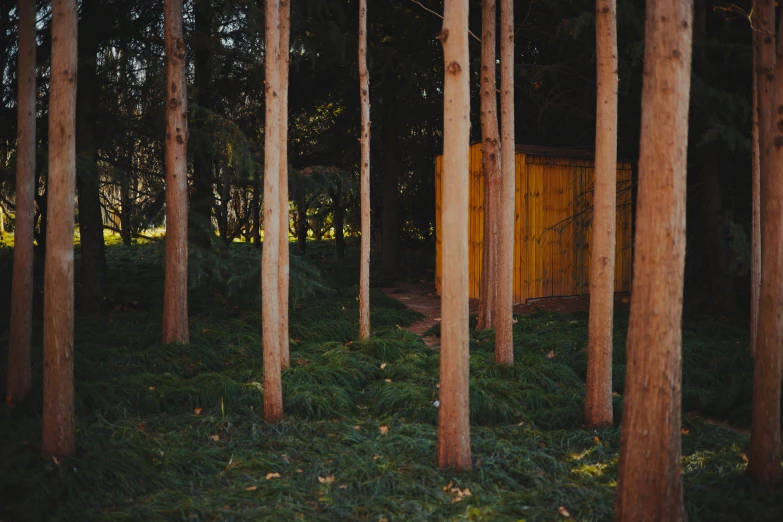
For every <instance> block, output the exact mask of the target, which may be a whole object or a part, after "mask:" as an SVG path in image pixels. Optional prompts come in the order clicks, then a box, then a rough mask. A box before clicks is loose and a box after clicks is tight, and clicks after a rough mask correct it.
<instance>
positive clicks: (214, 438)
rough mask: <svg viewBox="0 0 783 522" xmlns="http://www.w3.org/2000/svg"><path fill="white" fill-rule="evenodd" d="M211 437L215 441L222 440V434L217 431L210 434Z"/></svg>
mask: <svg viewBox="0 0 783 522" xmlns="http://www.w3.org/2000/svg"><path fill="white" fill-rule="evenodd" d="M209 438H210V439H212V440H214V441H215V442H217V441H219V440H220V435H218V434H217V433H215V434H214V435H210V436H209Z"/></svg>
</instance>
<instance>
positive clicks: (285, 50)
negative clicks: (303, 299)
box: [277, 0, 291, 368]
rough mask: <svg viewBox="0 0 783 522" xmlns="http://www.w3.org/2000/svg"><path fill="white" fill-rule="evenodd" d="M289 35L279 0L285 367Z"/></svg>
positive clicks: (284, 353) (285, 359)
mask: <svg viewBox="0 0 783 522" xmlns="http://www.w3.org/2000/svg"><path fill="white" fill-rule="evenodd" d="M290 38H291V4H290V2H289V0H280V188H279V190H280V264H279V265H278V269H277V281H278V283H277V285H278V293H279V295H280V330H281V333H280V365H281V366H282V367H283V368H288V367H289V366H290V365H291V355H290V353H289V346H288V282H289V276H290V269H289V259H288V258H289V255H290V247H289V244H288V225H289V220H290V219H289V218H290V214H289V213H288V208H289V206H288V60H289V57H288V54H289V50H290V45H289V41H290Z"/></svg>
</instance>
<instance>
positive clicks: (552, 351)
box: [546, 350, 557, 359]
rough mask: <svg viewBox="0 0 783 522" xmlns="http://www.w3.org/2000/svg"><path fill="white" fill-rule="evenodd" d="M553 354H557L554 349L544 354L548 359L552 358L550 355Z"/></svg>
mask: <svg viewBox="0 0 783 522" xmlns="http://www.w3.org/2000/svg"><path fill="white" fill-rule="evenodd" d="M555 355H557V354H556V353H555V351H554V350H551V351H550V352H549V353H548V354H546V356H547V357H548V358H549V359H551V358H552V357H554V356H555Z"/></svg>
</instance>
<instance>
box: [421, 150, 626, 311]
mask: <svg viewBox="0 0 783 522" xmlns="http://www.w3.org/2000/svg"><path fill="white" fill-rule="evenodd" d="M594 176H595V171H594V168H593V162H592V161H591V160H587V159H577V158H561V157H554V156H533V155H530V154H524V153H517V154H516V187H515V211H514V287H513V288H514V302H524V301H525V300H527V299H535V298H542V297H552V296H569V295H583V294H587V293H588V292H589V284H590V245H591V240H592V205H593V184H594ZM442 181H443V156H442V155H441V156H438V157H437V158H436V159H435V200H436V201H435V235H436V238H435V245H436V271H435V285H436V288H437V290H438V292H440V290H441V268H442V263H443V258H442V254H441V239H440V238H441V232H442V227H443V223H442V216H441V197H442ZM630 183H631V165H630V163H618V165H617V250H616V253H615V255H616V264H615V291H616V292H627V291H629V290H630V284H631V260H632V256H631V240H632V238H631V220H632V211H633V209H632V200H631V190H630ZM469 201H470V210H469V212H470V216H469V220H468V234H469V244H468V255H469V259H468V265H469V273H470V284H469V291H470V297H471V298H478V296H479V283H480V281H481V256H482V245H483V239H484V238H483V233H484V227H483V221H484V181H483V176H482V172H481V144H480V143H475V144H473V145H471V147H470V200H469Z"/></svg>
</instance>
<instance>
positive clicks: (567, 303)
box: [381, 283, 629, 347]
mask: <svg viewBox="0 0 783 522" xmlns="http://www.w3.org/2000/svg"><path fill="white" fill-rule="evenodd" d="M381 291H382V292H383V293H385V294H386V295H388V296H389V297H391V298H393V299H397V300H398V301H400V302H401V303H403V304H404V305H405V306H407V307H408V308H410V309H412V310H416V311H417V312H420V313H422V314H423V315H424V319H422V320H421V321H418V322H416V323H413V324H412V325H410V326H408V327H406V329H407V330H408V331H410V332H413V333H415V334H416V335H419V336H422V339H423V340H424V342H425V343H427V345H428V346H431V347H434V346H437V345H438V343H439V340H438V339H437V338H435V337H424V333H425V332H426V331H427V330H429V329H430V328H432V327H433V326H435V324H437V323H438V321H440V296H439V295H438V294H437V291H436V289H435V285H434V284H431V283H399V284H397V285H395V286H393V287H390V288H381ZM628 301H629V300H628V295H627V294H618V295H617V298H616V300H615V307H617V308H618V309H619V308H622V307H624V308H627V307H628ZM589 308H590V298H589V297H588V296H575V297H554V298H548V299H533V300H530V301H528V302H527V303H525V304H517V305H514V313H515V314H517V315H524V314H533V313H535V312H540V311H547V312H561V313H573V312H586V311H588V310H589ZM477 311H478V300H476V299H471V300H470V313H471V314H475V313H476V312H477Z"/></svg>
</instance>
